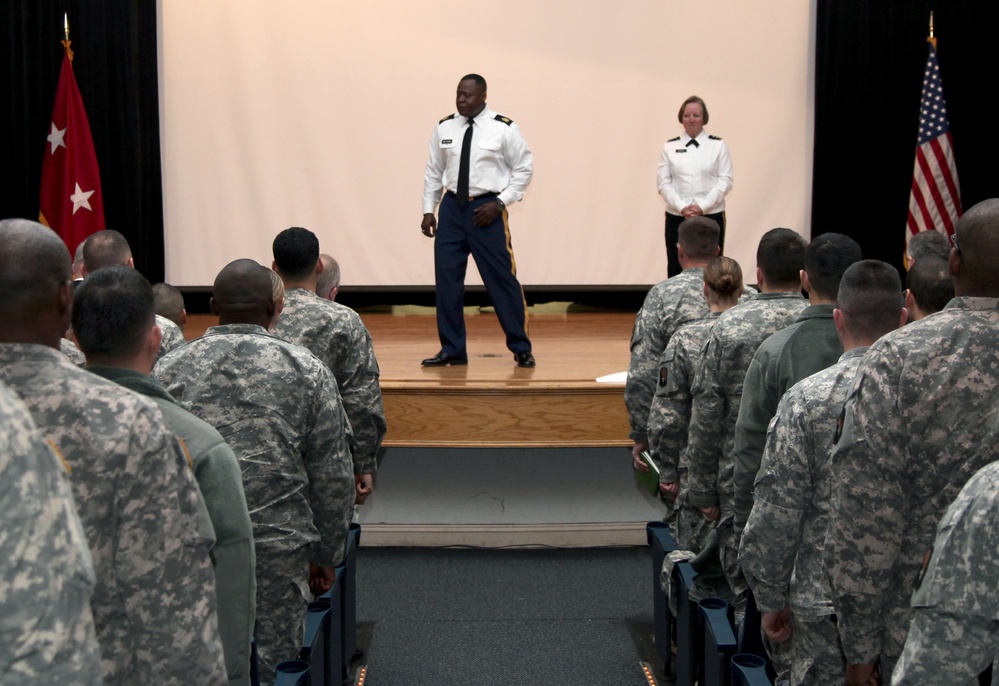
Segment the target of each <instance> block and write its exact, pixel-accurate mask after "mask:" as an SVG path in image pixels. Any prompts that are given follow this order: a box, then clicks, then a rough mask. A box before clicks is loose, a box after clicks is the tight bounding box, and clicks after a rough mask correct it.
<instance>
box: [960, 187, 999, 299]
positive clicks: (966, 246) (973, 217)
mask: <svg viewBox="0 0 999 686" xmlns="http://www.w3.org/2000/svg"><path fill="white" fill-rule="evenodd" d="M955 234H956V236H957V248H958V254H957V255H956V257H957V260H956V263H955V260H954V259H951V274H953V275H954V290H955V291H956V292H957V294H958V295H966V296H971V297H997V296H999V250H996V246H997V245H999V198H992V199H989V200H983V201H982V202H980V203H978V204H977V205H975V206H974V207H972V208H971V209H969V210H968V211H967V212H965V213H964V215H963V216H962V217H961V218H960V219H958V220H957V227H956V229H955Z"/></svg>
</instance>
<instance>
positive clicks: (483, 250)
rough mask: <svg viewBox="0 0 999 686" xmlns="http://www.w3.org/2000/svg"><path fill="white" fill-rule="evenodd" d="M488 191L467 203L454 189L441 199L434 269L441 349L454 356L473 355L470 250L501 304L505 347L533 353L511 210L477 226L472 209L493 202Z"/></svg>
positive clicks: (497, 305) (491, 296) (495, 300)
mask: <svg viewBox="0 0 999 686" xmlns="http://www.w3.org/2000/svg"><path fill="white" fill-rule="evenodd" d="M494 200H495V196H492V195H488V196H483V197H480V198H476V199H475V200H472V201H471V202H469V203H468V204H466V205H465V206H464V207H462V206H460V205H459V204H458V201H457V199H455V197H454V196H453V195H451V194H450V193H446V194H445V195H444V199H443V200H442V201H441V206H440V212H439V213H438V219H437V236H436V238H435V239H434V274H435V277H436V280H437V334H438V335H439V336H440V339H441V351H442V352H443V353H444V354H445V355H451V356H453V357H466V358H467V357H468V353H467V351H466V349H465V317H464V315H463V312H462V308H463V307H464V306H465V271H466V270H467V268H468V255H469V254H471V255H472V257H473V258H475V266H476V267H478V269H479V274H480V275H481V276H482V283H483V284H485V286H486V293H488V294H489V299H490V300H491V301H492V304H493V307H495V308H496V316H497V318H499V323H500V326H502V327H503V332H504V333H505V334H506V347H507V348H509V349H510V350H511V351H512V352H530V350H531V341H530V339H528V337H527V301H526V300H525V299H524V290H523V289H522V288H521V287H520V282H519V281H518V280H517V262H516V260H515V259H514V257H513V245H512V243H511V241H510V226H509V224H508V216H507V211H506V210H503V212H502V214H501V215H500V216H499V217H497V218H496V220H495V221H494V222H493V223H492V224H489V225H488V226H481V227H480V226H475V225H474V224H473V223H472V212H473V210H474V209H475V208H476V207H479V206H480V205H484V204H486V203H490V202H494Z"/></svg>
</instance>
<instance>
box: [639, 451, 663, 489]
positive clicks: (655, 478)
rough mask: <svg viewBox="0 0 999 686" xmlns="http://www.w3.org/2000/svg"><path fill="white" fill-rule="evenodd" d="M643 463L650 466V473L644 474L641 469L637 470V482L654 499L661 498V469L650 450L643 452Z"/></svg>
mask: <svg viewBox="0 0 999 686" xmlns="http://www.w3.org/2000/svg"><path fill="white" fill-rule="evenodd" d="M641 457H642V462H644V463H645V464H647V465H648V466H649V471H647V472H643V471H642V470H641V469H636V470H635V481H637V482H638V485H639V486H640V487H641V488H642V490H644V491H648V493H649V495H651V496H652V497H658V496H659V467H657V466H656V463H655V461H654V460H653V459H652V456H651V455H649V451H648V450H643V451H642V455H641Z"/></svg>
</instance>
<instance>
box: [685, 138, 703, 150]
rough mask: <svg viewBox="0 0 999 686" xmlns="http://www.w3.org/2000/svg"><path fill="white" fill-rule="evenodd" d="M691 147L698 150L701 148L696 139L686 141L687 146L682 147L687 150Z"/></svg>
mask: <svg viewBox="0 0 999 686" xmlns="http://www.w3.org/2000/svg"><path fill="white" fill-rule="evenodd" d="M692 145H693V146H694V147H695V148H699V147H701V144H700V143H698V142H697V139H696V138H691V139H690V140H689V141H687V145H685V146H684V147H685V148H689V147H690V146H692Z"/></svg>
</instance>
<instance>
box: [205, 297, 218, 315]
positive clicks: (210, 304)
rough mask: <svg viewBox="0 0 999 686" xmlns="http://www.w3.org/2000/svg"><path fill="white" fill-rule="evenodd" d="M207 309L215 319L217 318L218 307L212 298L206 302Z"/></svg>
mask: <svg viewBox="0 0 999 686" xmlns="http://www.w3.org/2000/svg"><path fill="white" fill-rule="evenodd" d="M208 307H209V308H211V310H212V314H214V315H215V316H216V317H217V316H219V306H218V305H217V304H216V303H215V297H214V296H213V297H212V298H211V299H210V300H209V301H208Z"/></svg>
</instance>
